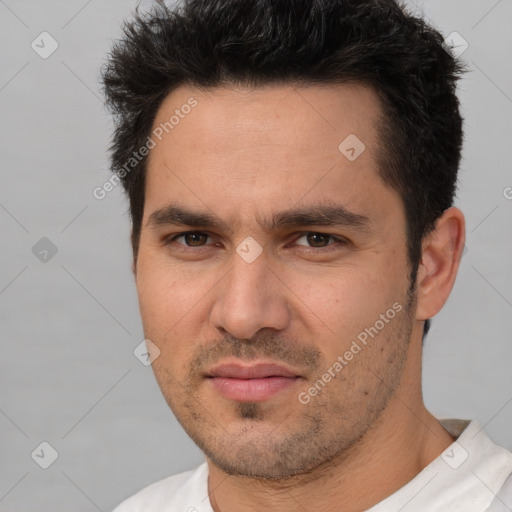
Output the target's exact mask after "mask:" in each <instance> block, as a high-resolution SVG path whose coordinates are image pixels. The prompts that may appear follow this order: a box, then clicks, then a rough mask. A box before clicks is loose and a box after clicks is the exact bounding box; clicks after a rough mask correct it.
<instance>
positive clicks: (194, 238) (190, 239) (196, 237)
mask: <svg viewBox="0 0 512 512" xmlns="http://www.w3.org/2000/svg"><path fill="white" fill-rule="evenodd" d="M182 236H183V238H184V239H185V242H186V244H187V245H189V246H192V247H197V246H200V245H203V242H204V243H206V240H207V239H208V235H206V234H204V233H186V234H184V235H182Z"/></svg>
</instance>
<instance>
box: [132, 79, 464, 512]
mask: <svg viewBox="0 0 512 512" xmlns="http://www.w3.org/2000/svg"><path fill="white" fill-rule="evenodd" d="M190 97H194V98H195V99H196V100H197V106H196V107H195V108H194V109H193V110H192V111H191V112H190V114H188V115H187V116H186V117H185V118H184V119H182V120H180V123H179V124H178V125H176V126H175V127H174V128H173V130H171V131H169V133H168V134H167V135H165V137H163V138H162V141H161V142H159V143H158V144H157V145H156V147H155V148H153V149H152V150H151V152H150V156H149V160H148V168H147V182H146V191H145V211H144V218H143V224H142V230H141V238H140V246H139V252H138V255H137V262H136V265H135V264H134V271H135V277H136V284H137V291H138V297H139V303H140V310H141V316H142V320H143V326H144V332H145V336H146V338H149V339H150V340H151V341H152V342H153V343H154V345H155V346H156V347H158V349H159V351H160V354H159V356H158V357H157V358H156V359H155V361H154V362H153V370H154V373H155V376H156V379H157V381H158V384H159V385H160V388H161V390H162V393H163V395H164V397H165V399H166V401H167V402H168V404H169V405H170V407H171V408H172V410H173V412H174V413H175V415H176V417H177V418H178V420H179V421H180V423H181V424H182V426H183V428H184V429H185V430H186V431H187V433H188V434H189V435H190V437H191V438H192V439H193V440H194V441H195V442H196V443H197V444H198V445H199V447H200V448H201V449H202V450H203V451H204V452H205V454H206V456H207V462H208V466H209V494H210V502H211V504H212V507H213V509H214V510H215V511H219V510H222V511H223V512H230V511H237V512H244V511H249V510H256V509H261V510H274V511H277V512H279V511H290V510H296V509H297V508H300V509H305V510H311V511H313V510H336V509H337V507H338V506H339V504H340V503H343V506H344V511H346V512H350V511H360V510H365V509H367V508H369V507H371V506H372V505H374V504H376V503H378V502H379V501H381V500H382V499H384V498H385V497H386V496H388V495H390V494H392V493H393V492H394V491H396V490H397V489H399V488H400V487H401V486H403V485H404V484H406V483H407V482H408V481H410V480H411V479H412V478H413V477H414V476H415V475H416V474H417V473H418V472H420V471H421V470H422V469H423V468H424V467H425V466H427V465H428V464H429V463H430V462H431V461H432V460H434V459H435V458H436V457H437V456H439V455H440V454H441V452H442V451H443V450H444V449H445V448H446V447H447V446H448V445H449V444H450V443H451V442H452V441H453V440H452V438H451V437H450V435H449V434H448V433H447V432H446V431H445V430H444V429H443V428H442V426H441V425H440V424H439V423H438V422H437V420H436V419H435V418H434V417H433V416H432V415H431V414H430V413H429V412H428V411H427V409H426V408H425V406H424V404H423V399H422V392H421V335H422V330H423V323H424V320H425V319H427V318H430V317H432V316H434V315H435V314H436V313H437V312H438V311H439V310H440V309H441V308H442V306H443V304H444V303H445V301H446V299H447V297H448V295H449V293H450V291H451V289H452V287H453V284H454V281H455V276H456V273H457V269H458V265H459V261H460V257H461V252H462V248H463V245H464V217H463V215H462V213H461V212H460V211H459V210H458V209H456V208H450V209H448V210H447V211H446V212H445V213H444V214H443V216H442V217H441V218H440V219H439V220H438V223H437V225H436V229H435V230H434V231H433V232H432V233H430V234H429V235H428V236H427V237H426V238H425V239H424V242H423V258H422V262H421V264H420V266H419V269H418V274H417V279H416V283H415V284H416V289H415V292H414V293H412V294H411V293H409V290H410V285H411V283H410V279H409V276H410V271H411V268H410V265H409V261H408V258H407V252H406V235H405V233H406V231H405V227H406V222H405V215H404V210H403V205H402V201H401V199H400V197H399V196H398V194H397V193H396V191H394V190H393V189H391V188H389V187H388V186H387V185H386V184H385V183H384V182H383V181H382V179H381V178H380V176H379V174H378V172H377V164H376V161H377V160H376V155H377V152H378V148H379V141H378V134H377V132H376V128H375V126H376V122H377V120H378V118H379V116H380V115H381V106H380V103H379V100H378V98H377V96H376V94H375V93H374V92H373V91H372V90H371V89H369V88H367V87H364V86H361V85H330V86H325V85H323V86H319V85H315V86H311V87H308V88H300V89H299V88H295V87H292V86H284V85H279V86H268V87H262V88H257V89H250V88H242V87H223V88H216V89H210V90H198V89H194V88H191V87H180V88H179V89H176V90H175V91H173V92H172V93H171V94H170V95H169V96H168V97H167V98H166V100H165V101H164V102H163V104H162V105H161V107H160V109H159V111H158V113H157V115H156V118H155V122H154V127H157V126H158V125H159V124H160V123H163V122H165V121H167V120H168V119H169V118H170V116H171V115H172V114H173V113H174V110H175V109H176V108H180V106H181V105H183V104H185V103H186V102H187V100H188V99H189V98H190ZM349 134H356V135H357V137H358V138H359V139H360V140H361V141H363V143H364V144H365V147H366V149H365V151H364V152H363V153H362V154H361V155H360V156H359V157H358V158H357V159H356V160H354V161H349V160H348V159H347V158H346V157H345V156H344V155H343V154H342V153H341V152H340V151H339V150H338V145H339V144H340V143H341V142H342V141H343V140H344V139H345V138H346V137H347V136H348V135H349ZM169 204H173V205H177V206H179V207H181V208H184V209H187V210H192V211H195V212H201V213H209V214H215V215H216V216H217V217H219V219H221V220H222V221H224V223H225V226H217V227H215V228H211V227H209V228H208V229H206V228H205V227H204V226H195V225H194V226H190V225H184V226H183V225H176V224H170V223H165V222H160V223H155V222H154V219H155V215H156V213H155V212H158V211H161V210H162V209H163V208H165V207H166V206H167V205H169ZM326 205H330V206H343V207H344V208H345V209H346V210H348V211H350V212H352V213H354V214H357V215H359V216H364V218H366V219H367V221H366V222H365V224H364V225H339V226H324V225H317V224H301V225H296V226H290V227H277V228H275V229H271V228H272V226H270V225H265V224H264V222H263V221H265V220H267V219H271V218H272V215H274V214H276V213H278V212H281V211H284V210H289V209H291V208H308V207H313V206H320V207H321V206H326ZM152 219H153V220H152ZM167 220H169V219H167ZM260 221H261V222H260ZM188 231H196V235H195V236H194V235H193V236H187V237H184V236H181V237H180V234H183V233H186V232H188ZM315 233H317V235H316V236H315ZM308 234H309V236H308ZM174 237H178V238H174ZM247 237H252V238H253V239H255V240H256V241H257V243H258V244H259V246H261V249H262V252H261V254H260V255H259V256H258V257H257V258H256V259H255V260H254V261H253V262H252V263H248V262H247V261H246V260H244V258H242V257H241V256H240V254H238V253H237V252H236V249H237V247H239V246H241V244H242V242H243V241H244V240H245V239H246V238H247ZM333 237H334V238H333ZM173 238H174V239H173ZM242 247H243V245H242ZM397 303H398V304H399V305H400V306H401V307H402V309H401V311H400V312H397V313H396V315H395V316H394V318H392V319H391V320H389V321H388V322H386V323H385V326H384V327H383V328H382V329H381V330H379V332H378V334H377V335H375V336H374V337H373V338H370V339H369V342H368V344H367V345H366V346H364V347H363V348H362V349H361V350H360V351H359V352H358V353H357V354H356V355H354V356H353V358H352V359H351V360H350V361H348V363H347V364H346V365H345V366H344V367H343V369H342V370H341V371H339V372H338V373H336V377H334V378H332V379H331V380H330V382H328V383H327V384H326V385H325V387H323V388H322V390H321V391H320V392H318V393H317V394H316V395H315V396H311V397H310V401H309V402H308V403H307V404H304V403H301V401H300V400H298V397H299V395H300V393H301V392H302V393H304V392H307V391H308V390H309V389H310V388H311V387H312V386H313V385H314V384H315V382H317V381H318V379H319V378H320V377H321V376H322V375H323V374H325V372H326V371H327V370H328V369H329V368H332V365H333V363H334V362H335V361H336V360H337V358H338V356H340V355H343V354H344V353H345V352H346V351H347V350H349V349H350V347H351V344H352V343H353V341H354V340H356V339H357V336H358V334H360V333H361V332H363V331H364V330H365V328H369V327H371V326H375V325H376V321H377V320H379V319H380V318H381V315H382V314H386V311H388V310H389V309H390V308H392V306H393V304H397ZM221 362H239V363H241V364H245V365H249V364H254V363H255V362H275V363H281V364H283V365H285V366H286V367H287V368H288V369H291V370H293V372H294V374H296V375H297V376H298V377H299V378H297V379H296V380H295V381H294V382H293V384H292V385H290V386H289V387H287V388H286V389H284V390H282V391H280V392H279V393H277V394H276V395H274V396H272V397H271V398H269V399H267V400H264V401H262V402H257V403H248V402H243V401H234V400H230V399H226V398H225V397H223V396H221V395H220V394H219V393H218V391H217V390H216V389H215V388H214V387H213V386H212V385H211V381H210V379H208V378H206V377H205V373H206V372H207V371H208V370H209V369H211V368H212V366H214V365H216V364H218V363H221ZM302 396H304V395H302ZM369 482H371V485H369ZM298 503H300V505H301V506H298Z"/></svg>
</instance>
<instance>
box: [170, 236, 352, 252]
mask: <svg viewBox="0 0 512 512" xmlns="http://www.w3.org/2000/svg"><path fill="white" fill-rule="evenodd" d="M194 234H195V235H206V236H208V237H209V236H210V235H209V234H208V233H205V232H204V231H184V232H182V233H178V234H176V235H172V236H171V237H168V238H167V239H166V240H165V242H164V245H166V246H171V245H172V244H173V242H175V240H176V239H178V238H181V237H184V236H186V235H194ZM298 235H299V236H298V238H297V239H296V240H298V239H300V238H302V237H303V236H306V235H321V236H327V237H329V238H332V239H333V240H334V241H335V242H334V243H332V244H328V245H326V246H325V247H309V246H304V245H300V246H301V247H304V248H305V249H306V250H308V252H311V251H313V252H328V251H331V250H336V249H337V246H338V245H340V244H341V245H346V244H347V243H348V240H346V239H344V238H341V237H337V236H334V235H331V234H330V233H322V232H320V231H303V232H301V233H298ZM179 245H181V246H183V247H184V248H182V249H180V250H181V251H183V252H190V251H193V252H197V251H195V250H194V248H198V249H202V248H204V247H206V245H200V246H189V245H186V244H179Z"/></svg>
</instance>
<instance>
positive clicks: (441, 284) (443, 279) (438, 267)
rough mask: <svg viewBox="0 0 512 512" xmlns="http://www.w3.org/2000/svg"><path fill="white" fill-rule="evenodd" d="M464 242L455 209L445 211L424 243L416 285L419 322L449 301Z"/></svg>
mask: <svg viewBox="0 0 512 512" xmlns="http://www.w3.org/2000/svg"><path fill="white" fill-rule="evenodd" d="M464 241H465V221H464V215H463V213H462V212H461V211H460V210H459V209H458V208H455V207H451V208H448V209H447V210H445V212H444V213H443V215H442V216H441V217H440V218H439V219H438V220H437V222H436V226H435V228H434V229H433V230H432V231H431V232H430V233H429V234H428V235H427V236H426V237H425V239H424V240H423V244H422V258H421V262H420V265H419V268H418V275H417V283H416V286H417V291H418V308H417V311H416V318H417V319H418V320H426V319H428V318H431V317H433V316H434V315H436V314H437V313H438V312H439V311H440V310H441V308H442V307H443V305H444V304H445V302H446V300H447V299H448V296H449V295H450V292H451V290H452V288H453V285H454V283H455V278H456V276H457V271H458V269H459V264H460V259H461V257H462V251H463V249H464Z"/></svg>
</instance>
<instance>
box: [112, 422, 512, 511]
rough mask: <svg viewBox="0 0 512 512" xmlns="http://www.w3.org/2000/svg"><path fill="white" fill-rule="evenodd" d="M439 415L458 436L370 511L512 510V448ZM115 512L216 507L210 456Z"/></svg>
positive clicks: (471, 424)
mask: <svg viewBox="0 0 512 512" xmlns="http://www.w3.org/2000/svg"><path fill="white" fill-rule="evenodd" d="M439 421H440V423H441V424H442V425H443V427H444V428H445V429H446V430H447V431H448V432H449V433H450V434H451V435H452V436H453V437H454V438H456V439H457V440H456V441H455V442H454V443H452V444H451V445H450V446H449V447H448V448H447V449H446V450H445V451H444V452H443V453H442V454H441V455H440V456H439V457H437V459H435V460H433V461H432V462H431V463H430V464H429V465H428V466H427V467H426V468H424V469H423V470H422V471H421V472H420V473H419V474H418V475H416V476H415V477H414V478H413V479H412V480H411V481H410V482H409V483H407V484H406V485H404V486H403V487H402V488H400V489H398V490H397V491H396V492H395V493H393V494H392V495H391V496H388V497H387V498H386V499H384V500H383V501H381V502H380V503H378V504H377V505H374V506H373V507H371V508H370V509H368V511H367V512H395V511H396V512H398V511H400V512H447V511H449V512H487V511H489V512H491V511H492V512H494V511H496V512H507V511H508V512H510V511H512V453H510V452H509V451H508V450H506V449H505V448H502V447H500V446H498V445H496V444H494V443H493V442H492V441H491V440H490V439H489V437H487V435H486V434H485V432H484V431H483V430H482V429H481V428H480V426H479V425H478V423H476V422H475V421H471V422H469V421H465V420H439ZM509 477H510V478H509ZM498 493H499V495H498ZM497 495H498V496H497ZM340 506H341V504H340ZM114 512H213V510H212V508H211V505H210V501H209V499H208V466H207V464H206V462H205V463H203V464H201V465H200V466H199V467H198V468H196V469H194V470H191V471H187V472H185V473H180V474H178V475H174V476H170V477H168V478H165V479H164V480H161V481H159V482H156V483H154V484H152V485H150V486H148V487H146V488H145V489H143V490H142V491H140V492H138V493H137V494H135V495H134V496H132V497H131V498H128V499H127V500H125V501H124V502H123V503H121V504H120V505H119V506H118V507H117V508H116V509H115V510H114Z"/></svg>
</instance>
